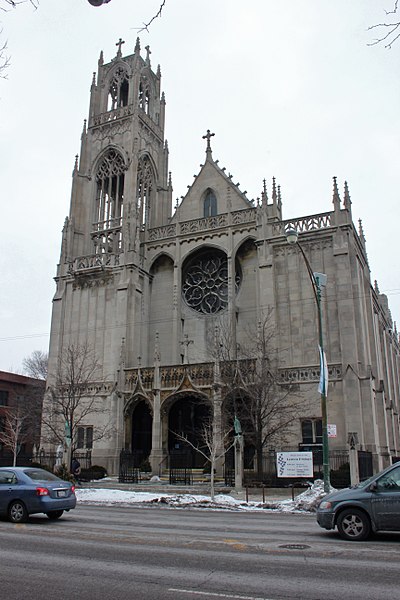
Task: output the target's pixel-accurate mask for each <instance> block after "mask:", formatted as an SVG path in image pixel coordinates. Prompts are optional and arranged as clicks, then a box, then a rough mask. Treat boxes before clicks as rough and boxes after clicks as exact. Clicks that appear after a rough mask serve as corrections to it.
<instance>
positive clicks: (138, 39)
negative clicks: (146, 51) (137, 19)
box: [135, 37, 140, 54]
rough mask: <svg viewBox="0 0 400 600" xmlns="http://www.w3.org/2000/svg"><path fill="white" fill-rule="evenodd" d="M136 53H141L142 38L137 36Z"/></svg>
mask: <svg viewBox="0 0 400 600" xmlns="http://www.w3.org/2000/svg"><path fill="white" fill-rule="evenodd" d="M135 54H140V38H139V37H137V38H136V45H135Z"/></svg>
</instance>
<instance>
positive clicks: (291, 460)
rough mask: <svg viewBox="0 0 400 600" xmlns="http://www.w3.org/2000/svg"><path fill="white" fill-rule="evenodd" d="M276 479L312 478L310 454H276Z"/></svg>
mask: <svg viewBox="0 0 400 600" xmlns="http://www.w3.org/2000/svg"><path fill="white" fill-rule="evenodd" d="M276 469H277V473H278V477H313V476H314V470H313V455H312V452H277V454H276Z"/></svg>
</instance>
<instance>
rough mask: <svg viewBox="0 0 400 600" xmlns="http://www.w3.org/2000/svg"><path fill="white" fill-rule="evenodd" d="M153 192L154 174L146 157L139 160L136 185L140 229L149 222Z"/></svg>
mask: <svg viewBox="0 0 400 600" xmlns="http://www.w3.org/2000/svg"><path fill="white" fill-rule="evenodd" d="M153 190H154V172H153V168H152V166H151V163H150V160H149V157H148V156H146V155H145V156H142V157H141V158H140V159H139V164H138V172H137V184H136V209H137V218H138V222H139V225H140V227H141V229H144V227H145V225H146V223H148V222H149V212H150V204H151V197H152V194H153Z"/></svg>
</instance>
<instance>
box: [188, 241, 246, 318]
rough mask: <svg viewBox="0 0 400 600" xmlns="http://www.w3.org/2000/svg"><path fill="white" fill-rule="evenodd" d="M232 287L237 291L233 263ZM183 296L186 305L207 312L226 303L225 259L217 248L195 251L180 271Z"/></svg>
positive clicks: (216, 309)
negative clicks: (215, 249)
mask: <svg viewBox="0 0 400 600" xmlns="http://www.w3.org/2000/svg"><path fill="white" fill-rule="evenodd" d="M235 270H236V274H235V289H236V291H237V289H238V287H239V285H240V281H241V273H240V267H239V265H238V264H236V269H235ZM182 295H183V298H184V300H185V302H186V304H187V305H188V306H190V308H193V309H194V310H197V312H200V313H203V314H206V315H209V314H214V313H217V312H219V311H221V310H223V309H224V308H226V307H227V305H228V260H227V258H226V255H225V254H224V253H223V252H221V251H213V252H208V253H206V254H201V255H200V256H199V255H196V256H195V257H194V258H193V259H192V260H190V261H189V263H188V264H187V266H186V267H185V269H184V272H183V285H182Z"/></svg>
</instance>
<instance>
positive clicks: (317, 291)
mask: <svg viewBox="0 0 400 600" xmlns="http://www.w3.org/2000/svg"><path fill="white" fill-rule="evenodd" d="M285 234H286V239H287V241H288V243H289V244H296V245H297V247H298V248H299V250H300V252H301V254H302V256H303V259H304V262H305V265H306V267H307V272H308V275H309V277H310V280H311V284H312V288H313V292H314V298H315V302H316V304H317V312H318V340H319V347H320V358H321V360H320V362H321V378H320V383H321V387H320V395H321V416H322V465H323V477H324V491H325V492H326V493H329V492H330V487H331V482H330V472H329V440H328V411H327V403H326V379H325V374H324V373H323V372H322V369H324V367H325V365H324V339H323V333H322V306H321V304H322V303H321V282H320V277H318V275H322V274H321V273H314V272H313V270H312V268H311V265H310V263H309V261H308V258H307V256H306V255H305V252H304V250H303V248H302V246H301V244H300V243H299V242H298V233H297V231H296V230H294V229H288V230H287V231H286V232H285ZM324 277H326V276H325V275H324Z"/></svg>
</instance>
